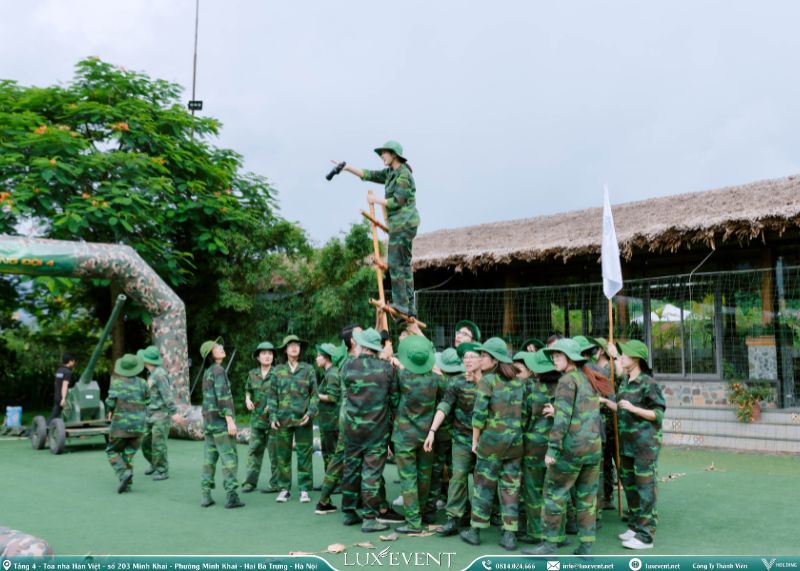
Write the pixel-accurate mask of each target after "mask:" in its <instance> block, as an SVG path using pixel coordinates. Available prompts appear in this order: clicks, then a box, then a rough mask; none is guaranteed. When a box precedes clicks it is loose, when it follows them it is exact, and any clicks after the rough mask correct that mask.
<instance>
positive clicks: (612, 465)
mask: <svg viewBox="0 0 800 571" xmlns="http://www.w3.org/2000/svg"><path fill="white" fill-rule="evenodd" d="M596 341H597V344H598V345H599V348H598V349H597V351H596V352H595V354H594V359H595V368H596V369H597V370H598V371H599V372H600V373H601V374H603V375H604V376H606V377H608V378H609V379H610V378H611V361H610V360H609V358H608V340H607V339H603V338H601V337H598V338H597V339H596ZM618 384H619V382H615V386H616V385H618ZM615 390H616V389H615ZM609 398H610V399H611V400H616V397H614V396H613V395H611V396H610V397H609ZM600 416H601V418H602V419H603V427H604V429H605V445H604V446H603V461H602V464H601V470H602V474H601V475H600V482H601V487H600V490H601V491H602V493H603V497H602V501H599V500H598V504H600V505H599V508H602V509H604V510H613V509H614V488H615V487H616V477H615V475H616V474H618V473H619V466H617V443H616V441H617V437H616V434H615V430H614V428H615V427H616V424H617V421H616V414H615V413H614V412H613V411H612V410H611V409H610V408H608V407H606V406H602V407H600ZM599 513H600V512H598V514H599Z"/></svg>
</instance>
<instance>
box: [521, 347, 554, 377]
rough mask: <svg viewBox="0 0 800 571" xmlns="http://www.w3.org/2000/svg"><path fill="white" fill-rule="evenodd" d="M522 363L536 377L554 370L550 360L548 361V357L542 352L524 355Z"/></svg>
mask: <svg viewBox="0 0 800 571" xmlns="http://www.w3.org/2000/svg"><path fill="white" fill-rule="evenodd" d="M523 361H525V366H526V367H528V369H530V370H531V372H533V373H536V374H537V375H543V374H545V373H551V372H553V371H555V370H556V366H555V365H554V364H553V361H552V359H550V356H549V355H548V354H547V353H545V352H544V351H536V353H524V357H523Z"/></svg>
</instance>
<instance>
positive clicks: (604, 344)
mask: <svg viewBox="0 0 800 571" xmlns="http://www.w3.org/2000/svg"><path fill="white" fill-rule="evenodd" d="M595 341H597V345H598V346H599V347H600V348H601V349H602V350H603V351H605V352H606V353H608V339H606V338H605V337H596V338H595Z"/></svg>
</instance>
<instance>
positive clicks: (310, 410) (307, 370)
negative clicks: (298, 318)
mask: <svg viewBox="0 0 800 571" xmlns="http://www.w3.org/2000/svg"><path fill="white" fill-rule="evenodd" d="M267 406H268V408H269V412H270V417H271V420H272V422H275V421H277V422H279V423H280V428H278V430H277V432H276V434H277V445H276V447H275V451H276V452H277V470H278V488H280V489H281V490H291V488H292V439H293V438H294V445H295V452H296V453H297V487H298V488H299V490H300V491H301V492H310V491H311V489H312V488H313V487H314V472H313V466H312V455H313V453H314V425H313V422H312V421H313V419H314V417H315V416H316V415H317V409H318V407H319V395H318V394H317V375H316V373H315V372H314V367H312V366H311V365H309V364H308V363H297V367H296V368H295V370H294V371H292V370H291V369H290V368H289V365H288V363H284V364H281V365H278V367H277V368H276V369H275V376H274V378H273V379H272V386H271V387H270V392H269V404H268V405H267ZM306 415H308V417H309V420H308V422H306V423H305V424H304V425H303V426H300V421H301V420H302V419H303V417H304V416H306Z"/></svg>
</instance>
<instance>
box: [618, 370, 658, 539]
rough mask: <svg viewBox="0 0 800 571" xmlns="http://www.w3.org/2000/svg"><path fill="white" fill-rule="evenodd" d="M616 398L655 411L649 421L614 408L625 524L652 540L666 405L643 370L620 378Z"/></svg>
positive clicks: (654, 383)
mask: <svg viewBox="0 0 800 571" xmlns="http://www.w3.org/2000/svg"><path fill="white" fill-rule="evenodd" d="M620 400H627V401H629V402H630V403H631V404H633V405H634V406H638V407H641V408H644V409H647V410H652V411H654V412H655V414H656V419H655V420H653V421H651V420H646V419H644V418H642V417H641V416H638V415H635V414H633V413H631V412H629V411H627V410H623V409H621V408H619V409H617V420H618V423H619V439H620V462H621V463H622V466H621V468H622V469H621V471H620V472H621V473H620V478H621V479H622V485H623V487H624V489H625V498H626V499H627V501H628V510H629V512H630V513H629V515H630V518H631V519H630V523H629V524H628V527H630V529H632V530H634V531H635V532H636V537H637V538H638V539H639V541H642V542H643V543H652V542H653V536H654V535H655V532H656V524H657V523H658V512H657V510H656V496H657V482H658V480H657V477H656V469H657V465H658V453H659V452H660V450H661V424H662V422H663V420H664V411H665V410H666V407H667V405H666V402H665V401H664V395H663V393H662V392H661V387H659V386H658V383H656V382H655V380H653V378H652V377H650V376H649V375H647V374H645V373H640V374H639V376H638V377H636V379H635V380H629V379H627V378H624V379H622V382H621V384H620V387H619V390H618V391H617V401H620Z"/></svg>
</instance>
